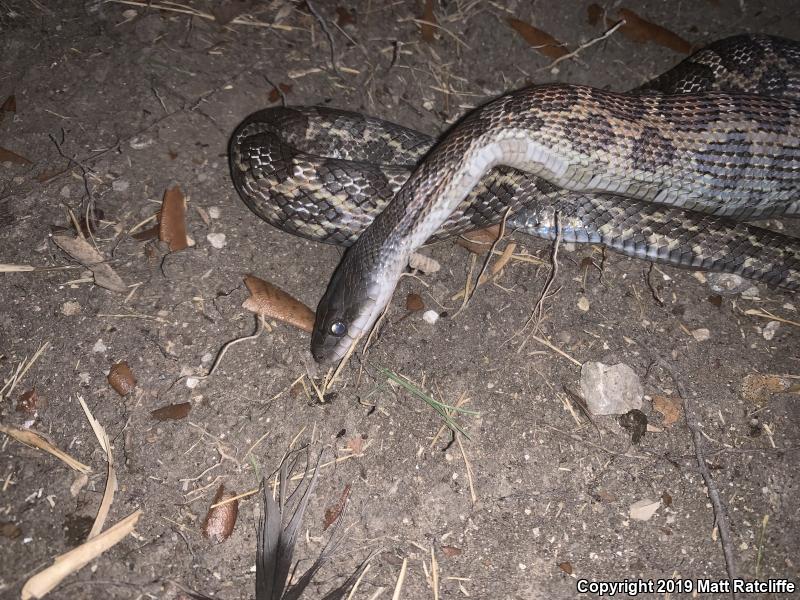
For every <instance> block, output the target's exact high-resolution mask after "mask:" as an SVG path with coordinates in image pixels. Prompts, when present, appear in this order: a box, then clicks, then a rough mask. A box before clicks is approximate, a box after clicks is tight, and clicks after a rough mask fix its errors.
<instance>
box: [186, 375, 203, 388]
mask: <svg viewBox="0 0 800 600" xmlns="http://www.w3.org/2000/svg"><path fill="white" fill-rule="evenodd" d="M198 383H200V380H199V379H198V378H197V377H187V378H186V387H188V388H189V389H190V390H193V389H194V388H196V387H197V384H198Z"/></svg>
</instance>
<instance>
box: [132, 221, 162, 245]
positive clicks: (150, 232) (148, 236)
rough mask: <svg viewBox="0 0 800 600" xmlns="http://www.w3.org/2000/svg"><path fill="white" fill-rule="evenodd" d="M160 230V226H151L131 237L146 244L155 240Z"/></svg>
mask: <svg viewBox="0 0 800 600" xmlns="http://www.w3.org/2000/svg"><path fill="white" fill-rule="evenodd" d="M160 230H161V226H160V225H153V226H152V227H151V228H150V229H142V230H141V231H137V232H136V233H134V234H133V236H132V237H133V239H135V240H138V241H140V242H146V241H147V240H154V239H156V238H157V237H158V234H159V231H160Z"/></svg>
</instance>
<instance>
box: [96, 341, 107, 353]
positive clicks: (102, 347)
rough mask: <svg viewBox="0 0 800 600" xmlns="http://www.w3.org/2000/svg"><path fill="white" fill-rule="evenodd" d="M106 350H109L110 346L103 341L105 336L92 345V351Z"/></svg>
mask: <svg viewBox="0 0 800 600" xmlns="http://www.w3.org/2000/svg"><path fill="white" fill-rule="evenodd" d="M106 350H108V346H106V345H105V344H104V343H103V338H100V339H99V340H97V341H96V342H95V343H94V346H92V352H105V351H106Z"/></svg>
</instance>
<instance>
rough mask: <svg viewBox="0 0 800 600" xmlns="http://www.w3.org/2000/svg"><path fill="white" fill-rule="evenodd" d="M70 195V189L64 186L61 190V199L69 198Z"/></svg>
mask: <svg viewBox="0 0 800 600" xmlns="http://www.w3.org/2000/svg"><path fill="white" fill-rule="evenodd" d="M71 195H72V189H71V188H70V187H69V186H68V185H65V186H64V187H62V188H61V197H62V198H69V197H70V196H71Z"/></svg>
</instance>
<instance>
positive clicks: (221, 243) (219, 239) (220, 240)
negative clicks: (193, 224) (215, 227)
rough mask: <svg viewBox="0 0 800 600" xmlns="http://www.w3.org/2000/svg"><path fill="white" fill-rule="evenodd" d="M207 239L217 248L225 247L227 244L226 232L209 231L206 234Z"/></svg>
mask: <svg viewBox="0 0 800 600" xmlns="http://www.w3.org/2000/svg"><path fill="white" fill-rule="evenodd" d="M206 239H207V240H208V241H209V243H210V244H211V245H212V246H214V248H216V249H217V250H219V249H220V248H224V247H225V245H226V244H227V242H226V240H225V234H224V233H209V234H208V235H207V236H206Z"/></svg>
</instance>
